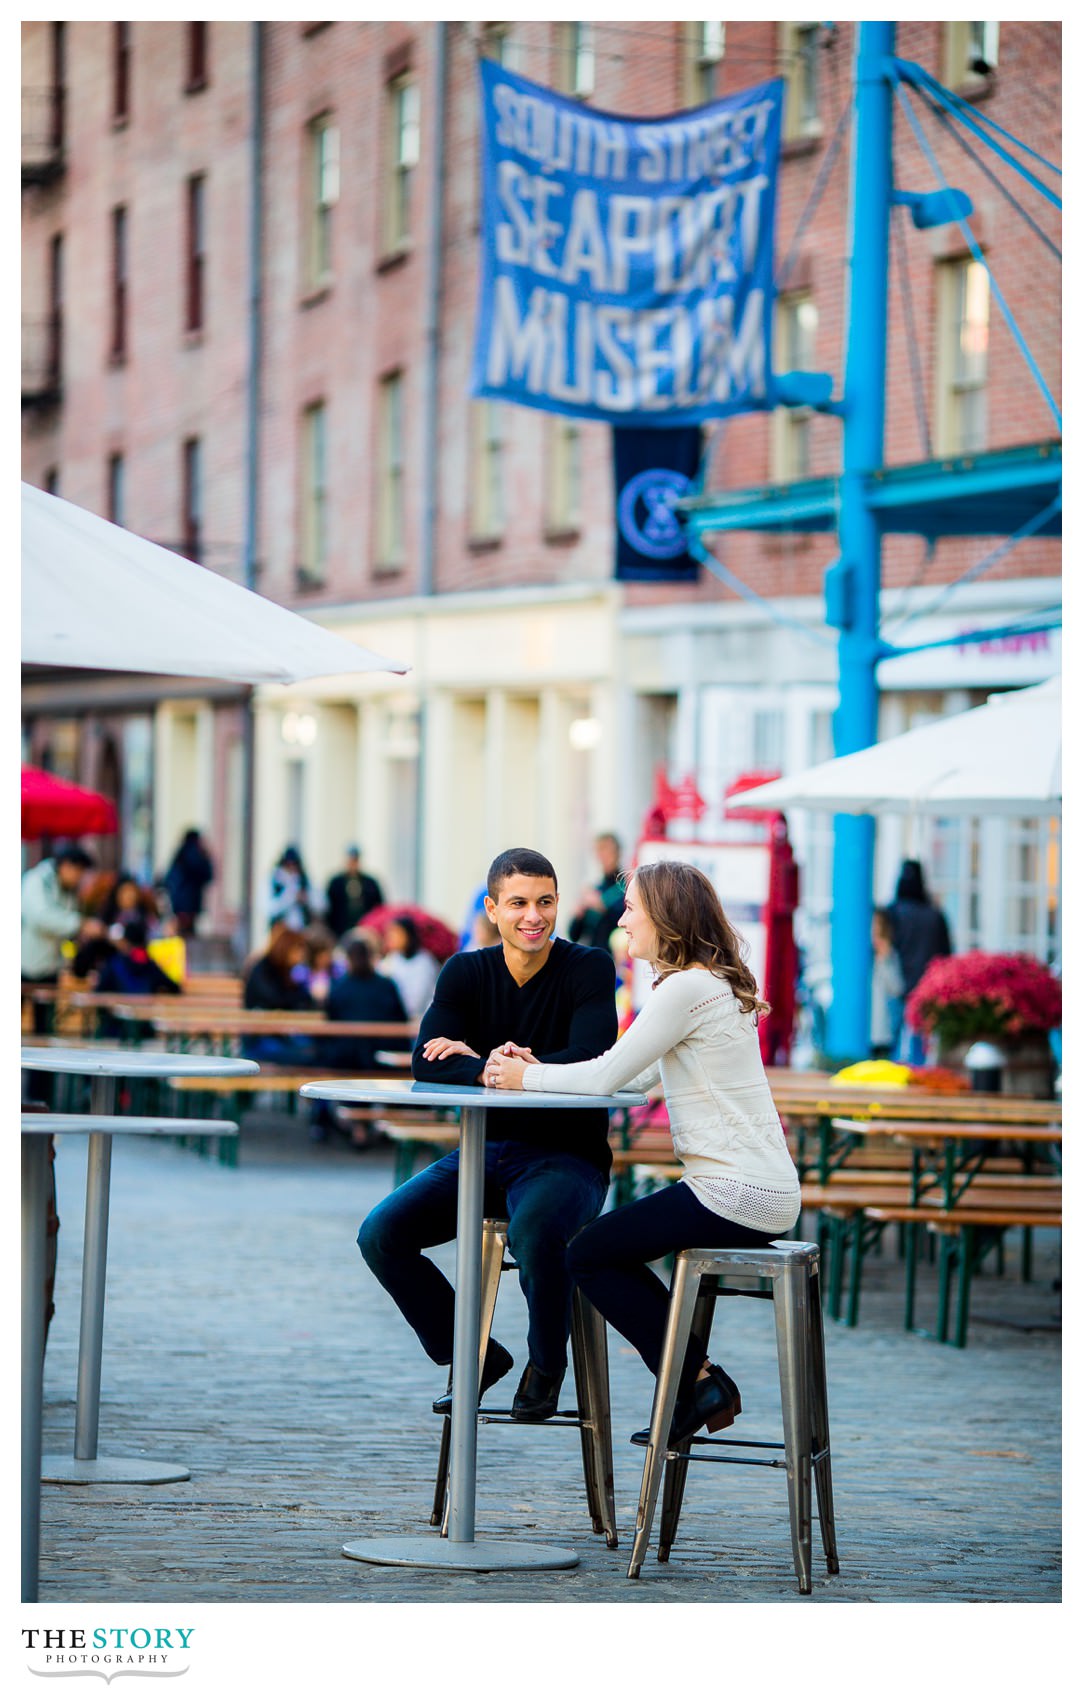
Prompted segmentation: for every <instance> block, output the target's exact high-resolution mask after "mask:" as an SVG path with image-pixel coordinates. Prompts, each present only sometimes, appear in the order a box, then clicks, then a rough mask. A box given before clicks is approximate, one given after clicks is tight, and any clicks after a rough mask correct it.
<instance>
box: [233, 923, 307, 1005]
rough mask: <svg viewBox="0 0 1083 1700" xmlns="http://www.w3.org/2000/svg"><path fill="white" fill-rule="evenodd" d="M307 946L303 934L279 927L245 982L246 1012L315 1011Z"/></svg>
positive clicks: (248, 973)
mask: <svg viewBox="0 0 1083 1700" xmlns="http://www.w3.org/2000/svg"><path fill="white" fill-rule="evenodd" d="M307 977H308V945H307V944H306V942H305V936H304V934H303V933H299V932H297V931H296V930H295V929H294V928H293V927H279V928H278V930H277V931H276V933H275V935H274V937H273V939H272V940H271V942H270V944H269V945H268V947H267V949H266V950H265V951H264V953H263V955H262V956H260V957H257V959H256V961H255V962H253V963H252V965H251V967H250V968H249V970H248V972H247V974H246V975H245V979H244V1007H245V1009H283V1010H288V1009H314V1008H315V1004H314V1002H313V998H312V993H311V992H310V991H309V989H308V985H307V983H306V982H307Z"/></svg>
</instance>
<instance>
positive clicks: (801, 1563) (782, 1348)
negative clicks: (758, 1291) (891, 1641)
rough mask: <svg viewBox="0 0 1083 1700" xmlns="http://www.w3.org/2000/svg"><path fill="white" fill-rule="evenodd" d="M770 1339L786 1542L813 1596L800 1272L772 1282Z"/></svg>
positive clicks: (805, 1311) (805, 1312)
mask: <svg viewBox="0 0 1083 1700" xmlns="http://www.w3.org/2000/svg"><path fill="white" fill-rule="evenodd" d="M774 1303H775V1336H776V1341H777V1349H778V1376H779V1385H780V1388H781V1392H782V1433H783V1438H784V1440H785V1445H786V1486H787V1489H788V1491H789V1500H790V1539H791V1543H792V1545H793V1558H794V1566H795V1568H796V1570H797V1583H798V1587H799V1589H800V1591H801V1593H802V1594H810V1593H811V1592H812V1479H811V1461H812V1460H811V1453H812V1437H811V1434H810V1424H809V1387H808V1381H809V1377H808V1357H809V1344H808V1340H809V1336H808V1330H809V1309H810V1306H809V1281H808V1274H807V1271H806V1270H805V1269H786V1270H784V1271H783V1272H782V1273H781V1274H779V1275H776V1276H775V1277H774Z"/></svg>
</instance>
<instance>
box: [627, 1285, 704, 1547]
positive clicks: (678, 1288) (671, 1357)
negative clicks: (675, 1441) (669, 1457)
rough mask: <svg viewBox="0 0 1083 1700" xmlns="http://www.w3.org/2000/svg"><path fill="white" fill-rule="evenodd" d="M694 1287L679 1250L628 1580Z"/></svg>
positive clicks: (646, 1524) (651, 1497)
mask: <svg viewBox="0 0 1083 1700" xmlns="http://www.w3.org/2000/svg"><path fill="white" fill-rule="evenodd" d="M698 1289H699V1275H698V1273H692V1272H691V1268H690V1265H689V1262H688V1259H687V1258H686V1257H685V1256H684V1254H683V1253H681V1254H680V1255H679V1256H678V1257H677V1258H676V1260H675V1263H674V1268H673V1283H672V1286H671V1288H670V1295H669V1313H668V1315H667V1317H666V1333H665V1340H664V1341H663V1344H662V1358H661V1362H660V1364H659V1366H658V1379H657V1381H656V1382H655V1387H654V1403H653V1405H652V1406H651V1427H650V1437H649V1439H648V1441H647V1456H646V1457H645V1459H644V1460H643V1480H642V1482H641V1483H640V1488H639V1508H638V1510H637V1512H636V1532H635V1540H634V1542H633V1545H632V1558H631V1562H630V1564H629V1566H628V1576H629V1578H630V1579H631V1580H632V1581H634V1580H635V1578H636V1577H637V1576H638V1575H639V1572H640V1570H641V1568H642V1565H643V1559H644V1556H645V1554H646V1551H647V1547H648V1545H649V1543H650V1538H651V1522H652V1519H653V1517H654V1506H655V1501H656V1500H657V1498H658V1487H659V1483H660V1482H661V1479H662V1467H663V1465H664V1463H665V1455H666V1445H667V1442H668V1440H669V1431H670V1427H671V1425H672V1422H673V1411H674V1408H675V1406H676V1403H677V1382H678V1380H679V1379H680V1374H681V1367H682V1365H683V1364H684V1354H685V1349H686V1347H687V1345H688V1336H689V1333H690V1332H691V1328H692V1312H693V1310H694V1309H695V1304H696V1296H697V1293H698Z"/></svg>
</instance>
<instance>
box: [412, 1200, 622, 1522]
mask: <svg viewBox="0 0 1083 1700" xmlns="http://www.w3.org/2000/svg"><path fill="white" fill-rule="evenodd" d="M507 1246H508V1224H507V1222H503V1221H499V1220H496V1219H494V1218H492V1217H487V1218H486V1220H485V1223H484V1226H483V1231H482V1238H481V1336H480V1342H479V1355H478V1376H479V1380H480V1376H481V1368H482V1365H483V1364H484V1362H485V1353H486V1350H487V1348H488V1345H489V1334H490V1332H491V1330H492V1326H493V1313H494V1311H495V1310H496V1295H497V1290H498V1288H499V1286H500V1277H501V1274H502V1273H503V1271H504V1270H506V1269H516V1268H517V1267H518V1265H517V1264H515V1263H513V1262H511V1261H509V1259H508V1258H507V1256H506V1253H507ZM571 1348H572V1372H573V1374H574V1377H575V1399H576V1408H575V1410H574V1411H558V1412H557V1413H556V1415H555V1416H553V1417H548V1418H547V1419H546V1421H545V1422H544V1423H543V1424H541V1425H535V1426H541V1427H544V1428H577V1429H578V1430H579V1439H580V1442H581V1444H582V1448H583V1479H584V1482H585V1484H586V1490H587V1506H588V1508H589V1511H590V1521H591V1526H592V1528H593V1530H594V1533H595V1534H596V1535H604V1536H605V1544H606V1546H608V1547H615V1546H616V1544H617V1510H616V1501H615V1498H614V1490H613V1433H612V1428H611V1426H610V1413H609V1354H608V1349H607V1346H606V1332H605V1322H604V1321H603V1319H602V1317H601V1316H600V1315H599V1314H598V1312H597V1311H596V1310H595V1309H594V1306H593V1305H591V1304H588V1303H587V1301H586V1299H584V1298H583V1296H582V1294H581V1293H580V1292H578V1291H576V1292H575V1293H574V1295H573V1297H572V1329H571ZM452 1367H453V1368H454V1366H452ZM451 1385H452V1375H451V1374H449V1376H448V1387H449V1388H450V1387H451ZM512 1420H513V1419H512V1415H511V1407H510V1406H508V1407H507V1408H506V1409H504V1410H492V1411H482V1410H479V1412H478V1421H479V1422H482V1423H510V1422H511V1421H512ZM450 1450H451V1418H450V1416H445V1417H444V1420H443V1430H442V1433H441V1436H440V1456H439V1460H438V1462H437V1466H436V1487H435V1491H434V1493H433V1502H432V1515H431V1517H430V1518H429V1522H430V1523H431V1524H433V1525H434V1526H435V1525H437V1524H439V1525H440V1532H441V1534H443V1535H446V1534H447V1532H448V1512H449V1509H450V1504H451V1496H450V1494H449V1493H448V1491H447V1488H448V1460H449V1455H450Z"/></svg>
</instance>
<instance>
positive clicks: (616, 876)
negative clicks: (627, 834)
mask: <svg viewBox="0 0 1083 1700" xmlns="http://www.w3.org/2000/svg"><path fill="white" fill-rule="evenodd" d="M594 854H595V855H596V856H597V858H598V864H599V866H600V867H601V870H602V877H601V879H600V880H599V881H598V883H597V885H588V886H585V887H584V889H583V892H582V894H581V896H580V901H579V907H578V909H577V910H576V912H575V914H574V916H573V917H572V924H571V926H570V927H569V928H568V937H569V938H571V939H574V940H577V941H579V942H580V943H582V944H592V945H595V946H596V947H597V948H598V949H599V950H609V948H610V947H609V940H610V938H611V936H612V934H613V931H614V928H615V927H616V925H617V922H618V921H619V920H620V918H621V915H622V914H623V913H624V887H623V885H622V884H621V882H620V840H619V839H618V838H617V837H615V836H614V834H613V833H611V832H602V833H599V835H598V837H597V838H596V839H595V840H594ZM610 954H612V952H611V951H610Z"/></svg>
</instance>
